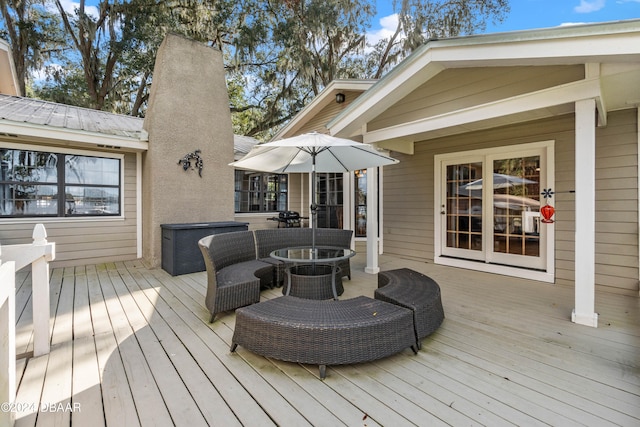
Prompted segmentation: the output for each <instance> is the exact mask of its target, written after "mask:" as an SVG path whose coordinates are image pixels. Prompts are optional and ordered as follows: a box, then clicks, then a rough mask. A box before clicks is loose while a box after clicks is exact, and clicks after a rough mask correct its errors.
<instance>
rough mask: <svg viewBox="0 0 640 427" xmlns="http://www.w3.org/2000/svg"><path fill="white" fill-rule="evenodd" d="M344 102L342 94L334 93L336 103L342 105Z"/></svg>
mask: <svg viewBox="0 0 640 427" xmlns="http://www.w3.org/2000/svg"><path fill="white" fill-rule="evenodd" d="M344 100H345V96H344V93H336V102H337V103H338V104H342V103H343V102H344Z"/></svg>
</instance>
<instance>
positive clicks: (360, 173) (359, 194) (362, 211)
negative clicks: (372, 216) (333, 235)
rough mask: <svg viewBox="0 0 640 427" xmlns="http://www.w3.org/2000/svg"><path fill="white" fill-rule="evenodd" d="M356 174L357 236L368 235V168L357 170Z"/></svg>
mask: <svg viewBox="0 0 640 427" xmlns="http://www.w3.org/2000/svg"><path fill="white" fill-rule="evenodd" d="M354 175H355V186H354V187H355V191H356V193H355V215H356V218H355V219H356V237H367V170H366V169H362V170H357V171H355V172H354Z"/></svg>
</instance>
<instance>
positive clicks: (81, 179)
mask: <svg viewBox="0 0 640 427" xmlns="http://www.w3.org/2000/svg"><path fill="white" fill-rule="evenodd" d="M0 156H1V158H2V168H1V172H0V217H4V218H22V217H69V216H116V215H120V213H121V211H122V209H121V197H120V194H121V161H120V159H118V158H106V157H94V156H85V155H77V154H68V153H53V152H44V151H32V150H20V149H11V148H0Z"/></svg>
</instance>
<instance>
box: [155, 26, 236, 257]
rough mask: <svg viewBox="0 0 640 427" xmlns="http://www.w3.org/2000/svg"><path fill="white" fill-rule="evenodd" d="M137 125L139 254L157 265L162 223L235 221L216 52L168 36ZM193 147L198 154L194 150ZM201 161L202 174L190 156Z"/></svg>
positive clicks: (229, 140)
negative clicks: (142, 140)
mask: <svg viewBox="0 0 640 427" xmlns="http://www.w3.org/2000/svg"><path fill="white" fill-rule="evenodd" d="M146 114H147V115H146V118H145V121H144V128H145V130H146V131H147V132H148V133H149V150H148V151H147V152H146V153H145V155H144V157H143V162H142V163H143V167H142V171H143V184H142V187H143V197H142V199H143V201H142V204H143V207H142V210H143V226H142V230H143V256H144V260H145V262H146V263H147V264H149V266H151V267H159V266H160V263H161V247H162V246H161V243H162V242H161V240H162V234H161V227H160V226H161V224H175V223H198V222H213V221H233V220H234V175H233V168H231V167H230V166H228V164H229V163H230V162H232V161H233V130H232V125H231V113H230V111H229V97H228V92H227V86H226V81H225V72H224V64H223V60H222V53H221V52H220V51H219V50H218V49H214V48H211V47H207V46H205V45H204V44H202V43H198V42H195V41H193V40H189V39H187V38H185V37H182V36H178V35H175V34H170V35H168V36H167V37H166V38H165V40H164V41H163V42H162V45H161V46H160V49H159V50H158V55H157V57H156V63H155V68H154V72H153V83H152V85H151V93H150V98H149V107H148V109H147V113H146ZM196 150H199V152H197V153H196ZM192 153H195V154H197V155H198V156H199V158H200V159H201V160H202V170H201V172H202V175H201V176H200V171H199V169H198V164H197V159H196V158H195V157H193V158H191V159H188V160H190V161H189V164H188V165H187V167H186V169H185V168H184V167H183V166H184V165H185V163H184V162H181V160H183V159H184V158H185V156H188V155H189V154H192Z"/></svg>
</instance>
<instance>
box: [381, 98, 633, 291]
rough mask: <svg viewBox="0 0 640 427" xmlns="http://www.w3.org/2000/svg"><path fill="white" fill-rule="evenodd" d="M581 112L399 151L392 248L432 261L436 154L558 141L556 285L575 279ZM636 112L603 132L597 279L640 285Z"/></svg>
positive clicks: (390, 211)
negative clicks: (577, 134) (576, 121)
mask: <svg viewBox="0 0 640 427" xmlns="http://www.w3.org/2000/svg"><path fill="white" fill-rule="evenodd" d="M573 127H574V117H573V115H568V116H564V117H560V118H555V119H548V120H544V121H539V122H532V123H527V124H521V125H516V126H509V127H504V128H499V129H493V130H490V131H483V132H477V133H472V134H465V135H458V136H452V137H447V138H440V139H435V140H430V141H425V142H421V143H416V145H415V154H414V155H413V156H409V155H403V154H400V153H392V155H393V156H394V157H396V158H398V159H399V160H400V163H399V164H398V165H394V166H390V167H386V168H385V174H384V196H385V198H384V230H383V233H384V250H385V253H389V254H393V255H399V256H403V257H408V258H412V259H418V260H421V261H427V262H432V261H433V258H434V247H433V244H434V235H433V234H434V230H433V228H434V218H433V212H434V211H433V201H434V156H435V155H437V154H443V153H451V152H456V151H467V150H473V149H482V148H490V147H497V146H508V145H514V144H520V143H528V142H536V141H544V140H555V150H556V151H555V161H556V163H555V170H556V173H555V184H554V185H553V189H554V190H555V191H556V194H555V195H554V197H553V199H552V204H553V205H554V206H555V208H556V216H555V219H556V222H555V223H554V225H553V226H554V227H555V231H556V242H555V246H556V248H555V251H556V252H555V257H556V271H555V273H556V283H561V284H570V285H573V280H574V258H575V257H574V249H575V248H574V235H575V219H574V218H575V205H574V204H575V196H574V194H573V193H571V192H570V191H571V190H573V189H574V176H575V160H574V157H575V156H574V153H575V150H574V131H573ZM636 129H637V124H636V112H635V110H627V111H623V112H617V113H611V114H610V115H609V124H608V126H607V127H606V128H603V129H598V130H597V134H596V135H597V144H596V145H597V148H596V150H597V151H596V155H597V160H596V221H597V223H596V285H597V286H598V287H600V288H602V289H607V290H610V291H614V292H623V293H636V292H637V291H638V258H639V254H638V209H637V208H638V178H637V169H638V165H637V159H638V155H637V135H636Z"/></svg>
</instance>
